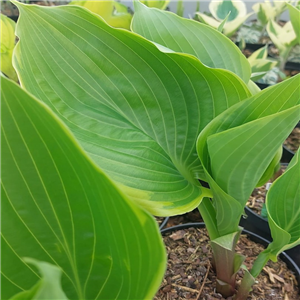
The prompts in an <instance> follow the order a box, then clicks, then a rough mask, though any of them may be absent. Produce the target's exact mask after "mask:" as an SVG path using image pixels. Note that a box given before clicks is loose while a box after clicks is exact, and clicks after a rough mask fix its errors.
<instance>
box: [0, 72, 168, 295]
mask: <svg viewBox="0 0 300 300" xmlns="http://www.w3.org/2000/svg"><path fill="white" fill-rule="evenodd" d="M1 85H2V86H1V88H2V89H1V100H2V110H1V114H2V132H1V137H2V141H1V142H2V143H1V144H2V145H1V146H2V147H1V150H2V169H1V171H2V194H1V196H2V199H1V200H2V201H1V209H2V219H1V231H2V232H1V235H2V241H1V252H2V253H1V254H2V257H5V259H3V260H2V266H1V271H2V286H1V288H2V290H1V292H2V299H9V298H10V297H11V296H13V295H14V294H16V293H18V292H21V291H23V290H29V289H31V287H32V286H34V285H35V284H36V283H37V282H38V280H39V278H40V276H39V275H38V273H37V272H36V271H35V270H34V269H33V268H32V267H31V266H30V265H28V264H27V263H25V262H24V260H22V258H23V257H31V258H33V259H36V260H40V261H44V262H48V263H51V264H53V265H55V266H59V267H60V268H61V269H62V272H63V276H62V287H63V290H64V292H65V294H66V295H67V297H68V298H69V299H150V298H152V297H153V296H154V294H155V292H156V290H157V289H158V287H159V284H160V281H161V279H162V277H163V272H164V269H165V252H164V247H163V243H162V240H161V236H160V233H159V230H158V226H157V224H156V222H155V221H154V219H153V218H152V217H151V216H149V215H148V214H147V213H146V212H144V211H143V210H141V209H140V208H138V207H136V206H135V205H133V203H132V202H131V201H130V200H128V199H127V198H126V197H125V196H124V195H123V194H122V193H121V192H120V191H119V190H118V189H117V188H116V187H115V185H114V184H113V183H112V181H111V180H110V179H109V178H108V177H107V176H106V175H105V174H104V173H103V172H102V171H101V170H100V169H98V167H97V166H96V165H95V164H94V163H93V162H92V161H91V160H90V159H89V158H88V157H87V156H86V154H85V153H84V151H83V150H82V149H81V148H80V147H79V145H78V144H77V142H76V141H75V139H74V137H73V136H72V134H71V133H70V132H69V130H67V128H66V127H65V125H63V124H62V122H61V121H60V120H59V119H58V118H57V117H56V116H55V115H54V114H53V113H52V112H51V110H50V109H49V108H47V107H46V106H45V105H44V104H43V103H41V102H39V101H38V100H36V99H34V98H33V97H32V96H30V95H29V94H27V93H26V92H25V91H24V90H22V89H21V88H20V87H19V86H17V85H16V84H14V83H13V82H11V81H9V80H8V79H5V78H2V80H1ZM44 299H46V298H44ZM48 299H49V298H48Z"/></svg>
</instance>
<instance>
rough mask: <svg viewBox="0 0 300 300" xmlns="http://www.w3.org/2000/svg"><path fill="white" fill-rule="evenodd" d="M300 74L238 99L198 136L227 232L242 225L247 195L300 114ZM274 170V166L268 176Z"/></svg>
mask: <svg viewBox="0 0 300 300" xmlns="http://www.w3.org/2000/svg"><path fill="white" fill-rule="evenodd" d="M299 78H300V77H299V75H298V76H295V77H293V78H291V79H289V80H286V81H284V82H282V83H280V84H278V85H276V86H274V87H272V88H268V89H266V90H264V91H262V92H260V93H258V94H256V95H255V96H253V97H251V98H249V99H247V100H245V101H242V102H240V103H238V104H236V105H235V106H233V107H231V108H229V109H228V110H226V111H225V112H224V113H222V114H221V115H219V116H218V117H216V118H215V119H214V120H213V121H212V122H210V124H209V125H208V126H206V128H205V129H204V130H203V131H202V132H201V134H200V135H199V139H198V141H197V151H198V155H199V157H200V160H201V162H202V165H203V167H204V169H205V171H206V174H207V178H208V182H209V184H210V186H211V188H212V190H213V194H214V204H215V207H216V210H217V222H218V228H219V230H220V232H222V234H226V233H227V234H228V233H232V230H233V228H235V227H236V226H238V221H237V220H239V216H240V214H241V213H242V209H243V207H244V205H245V203H246V201H247V199H248V197H249V196H250V194H251V192H252V190H253V189H254V187H255V186H256V184H257V182H258V181H259V180H260V178H261V177H262V176H263V174H264V173H265V170H266V169H267V168H268V166H269V165H270V163H271V161H272V160H273V158H274V156H275V154H276V152H277V151H278V149H279V148H280V147H281V144H282V142H283V141H284V139H285V138H286V137H287V136H288V134H289V133H290V132H291V131H292V129H293V127H294V126H295V124H296V123H297V121H298V119H299V114H300V111H299V110H300V105H299V103H300V96H299V95H300V86H299ZM273 171H274V170H273V169H272V168H270V174H269V177H271V175H272V172H273Z"/></svg>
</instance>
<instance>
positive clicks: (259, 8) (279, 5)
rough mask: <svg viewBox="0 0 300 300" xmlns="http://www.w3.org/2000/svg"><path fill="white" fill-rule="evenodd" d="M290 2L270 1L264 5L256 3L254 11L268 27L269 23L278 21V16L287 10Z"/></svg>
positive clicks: (253, 7)
mask: <svg viewBox="0 0 300 300" xmlns="http://www.w3.org/2000/svg"><path fill="white" fill-rule="evenodd" d="M288 2H291V1H290V0H288V1H273V2H270V1H268V0H266V1H264V2H263V3H255V4H254V5H253V6H252V9H253V10H254V11H255V12H256V14H257V18H258V20H259V21H260V23H261V24H262V25H266V24H267V23H268V22H269V21H271V20H275V19H277V17H278V16H280V15H281V14H282V12H283V11H284V10H286V8H287V6H286V4H287V3H288Z"/></svg>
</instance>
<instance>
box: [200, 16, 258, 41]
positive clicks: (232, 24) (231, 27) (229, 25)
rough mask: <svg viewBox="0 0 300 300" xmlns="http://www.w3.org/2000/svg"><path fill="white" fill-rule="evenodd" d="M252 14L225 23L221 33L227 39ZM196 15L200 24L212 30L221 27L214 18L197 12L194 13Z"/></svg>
mask: <svg viewBox="0 0 300 300" xmlns="http://www.w3.org/2000/svg"><path fill="white" fill-rule="evenodd" d="M252 14H253V13H249V14H247V15H245V16H243V17H238V18H236V19H234V20H233V21H229V22H226V23H225V25H224V28H223V33H224V34H225V35H226V36H228V37H230V36H232V35H233V34H234V33H235V32H236V31H237V30H238V29H239V27H241V26H242V25H243V23H244V22H245V21H246V20H247V19H248V18H249V17H250V16H251V15H252ZM196 15H197V16H198V17H199V19H200V21H201V22H203V23H205V24H207V25H209V26H212V27H213V28H216V29H217V28H219V26H220V25H221V22H220V21H217V20H215V19H214V18H211V17H209V16H207V15H206V14H203V13H199V12H198V13H196Z"/></svg>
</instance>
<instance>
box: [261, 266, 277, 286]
mask: <svg viewBox="0 0 300 300" xmlns="http://www.w3.org/2000/svg"><path fill="white" fill-rule="evenodd" d="M263 270H264V271H265V272H266V273H267V274H268V276H269V279H270V281H271V282H272V283H275V279H274V275H273V273H272V272H271V270H270V268H269V267H264V268H263Z"/></svg>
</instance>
